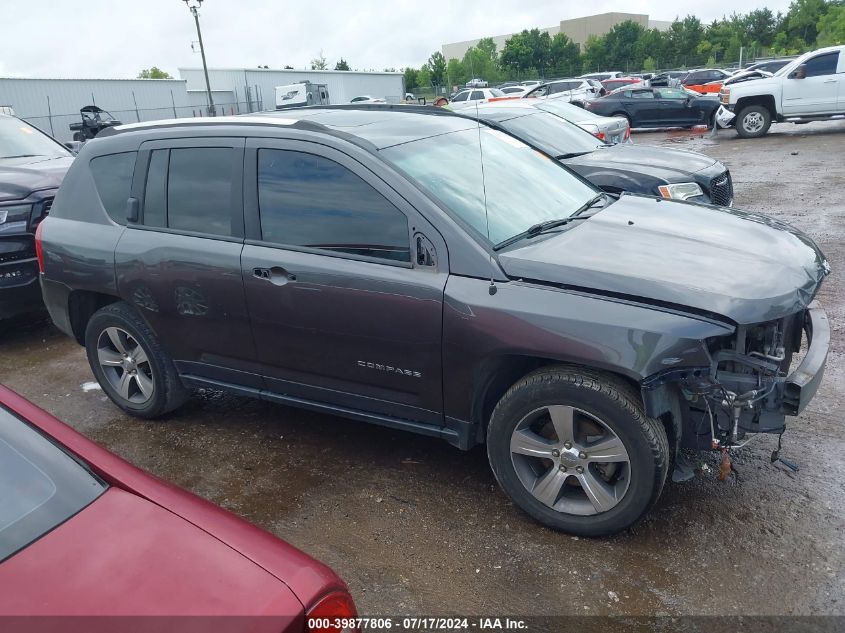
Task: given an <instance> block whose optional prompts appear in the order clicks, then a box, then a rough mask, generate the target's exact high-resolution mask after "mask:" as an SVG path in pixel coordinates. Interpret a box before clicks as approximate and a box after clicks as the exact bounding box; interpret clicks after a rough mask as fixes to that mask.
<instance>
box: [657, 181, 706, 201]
mask: <svg viewBox="0 0 845 633" xmlns="http://www.w3.org/2000/svg"><path fill="white" fill-rule="evenodd" d="M657 189H658V190H659V191H660V195H661V196H663V197H664V198H671V199H673V200H688V199H689V198H695V197H696V196H703V195H704V192H703V191H702V190H701V187H700V186H699V184H698V183H697V182H676V183H673V184H670V185H660V186H659V187H658V188H657Z"/></svg>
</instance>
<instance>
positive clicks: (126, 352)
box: [97, 327, 155, 405]
mask: <svg viewBox="0 0 845 633" xmlns="http://www.w3.org/2000/svg"><path fill="white" fill-rule="evenodd" d="M97 360H98V362H99V363H100V367H101V368H102V370H103V374H104V375H105V377H106V380H108V381H109V384H110V385H111V386H112V388H113V389H114V390H115V391H116V392H117V394H118V395H119V396H120V397H121V398H123V399H124V400H126V401H127V402H130V403H132V404H136V405H143V404H145V403H146V402H148V401H149V400H150V398H152V397H153V392H154V391H155V381H154V379H153V368H152V365H151V364H150V360H149V357H148V356H147V352H146V351H145V350H144V349H143V348H142V347H141V344H140V343H139V342H138V341H137V340H136V339H135V337H133V336H132V335H131V334H130V333H129V332H127V331H126V330H124V329H121V328H119V327H107V328H105V329H104V330H103V331H102V332H101V333H100V336H99V338H98V339H97Z"/></svg>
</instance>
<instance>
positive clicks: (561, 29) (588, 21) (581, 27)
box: [441, 12, 672, 60]
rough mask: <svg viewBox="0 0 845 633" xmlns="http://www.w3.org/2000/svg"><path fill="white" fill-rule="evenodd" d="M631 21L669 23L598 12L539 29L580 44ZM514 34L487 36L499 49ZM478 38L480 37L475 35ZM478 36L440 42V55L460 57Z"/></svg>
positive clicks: (658, 25)
mask: <svg viewBox="0 0 845 633" xmlns="http://www.w3.org/2000/svg"><path fill="white" fill-rule="evenodd" d="M628 20H631V21H633V22H636V23H637V24H640V25H642V26H643V28H646V29H658V30H661V31H666V30H668V29H669V27H670V26H671V25H672V23H671V22H668V21H665V20H652V19H650V18H649V16H648V15H646V14H643V13H618V12H613V13H600V14H598V15H588V16H584V17H581V18H572V19H571V20H561V21H560V24H558V25H557V26H550V27H545V28H541V29H540V31H544V32H546V33H548V34H549V35H551V36H552V37H554V36H555V35H557V34H558V33H564V34H565V35H567V36H568V37H569V39H571V40H572V41H573V42H575V43H576V44H578V46H580V47H582V48H583V46H584V44H585V43H586V42H587V38H588V37H590V36H591V35H596V36H599V35H604V34H605V33H607V32H608V31H610V29H612V28H613V27H614V26H616V25H617V24H620V23H622V22H625V21H628ZM514 35H516V33H508V34H506V35H494V36H492V37H491V39H492V40H493V41H494V42H495V43H496V50H498V51H501V50H502V49H503V48H504V46H505V42H507V41H508V40H509V39H510V38H511V37H513V36H514ZM479 39H480V38H479ZM479 39H474V40H466V41H464V42H452V43H451V44H443V46H442V47H441V48H442V52H443V56H444V57H445V58H446V59H447V60H449V59H463V57H464V54H465V53H466V52H467V50H469V48H470V47H471V46H475V45H476V44H478V42H479Z"/></svg>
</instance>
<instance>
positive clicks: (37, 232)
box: [35, 221, 44, 273]
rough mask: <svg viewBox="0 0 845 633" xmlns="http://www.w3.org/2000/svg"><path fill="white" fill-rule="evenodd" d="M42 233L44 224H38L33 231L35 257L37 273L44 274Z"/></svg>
mask: <svg viewBox="0 0 845 633" xmlns="http://www.w3.org/2000/svg"><path fill="white" fill-rule="evenodd" d="M43 232H44V222H43V221H42V222H39V223H38V226H37V227H36V229H35V256H36V257H37V258H38V272H40V273H43V272H44V247H43V246H42V245H41V235H42V233H43Z"/></svg>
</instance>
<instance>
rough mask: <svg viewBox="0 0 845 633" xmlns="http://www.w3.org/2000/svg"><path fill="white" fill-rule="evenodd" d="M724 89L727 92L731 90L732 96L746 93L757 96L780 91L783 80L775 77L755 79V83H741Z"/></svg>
mask: <svg viewBox="0 0 845 633" xmlns="http://www.w3.org/2000/svg"><path fill="white" fill-rule="evenodd" d="M722 87H723V89H725V90H730V91H731V94H732V95H734V94H738V93H741V92H745V91H747V92H750V93H754V94H756V93H758V92H760V91H763V90H770V91H772V90H778V89H779V88H780V87H781V78H780V77H775V76H772V77H763V78H760V79H754V80H753V81H740V82H738V83H735V84H731V85H729V86H722ZM775 94H777V93H775Z"/></svg>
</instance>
